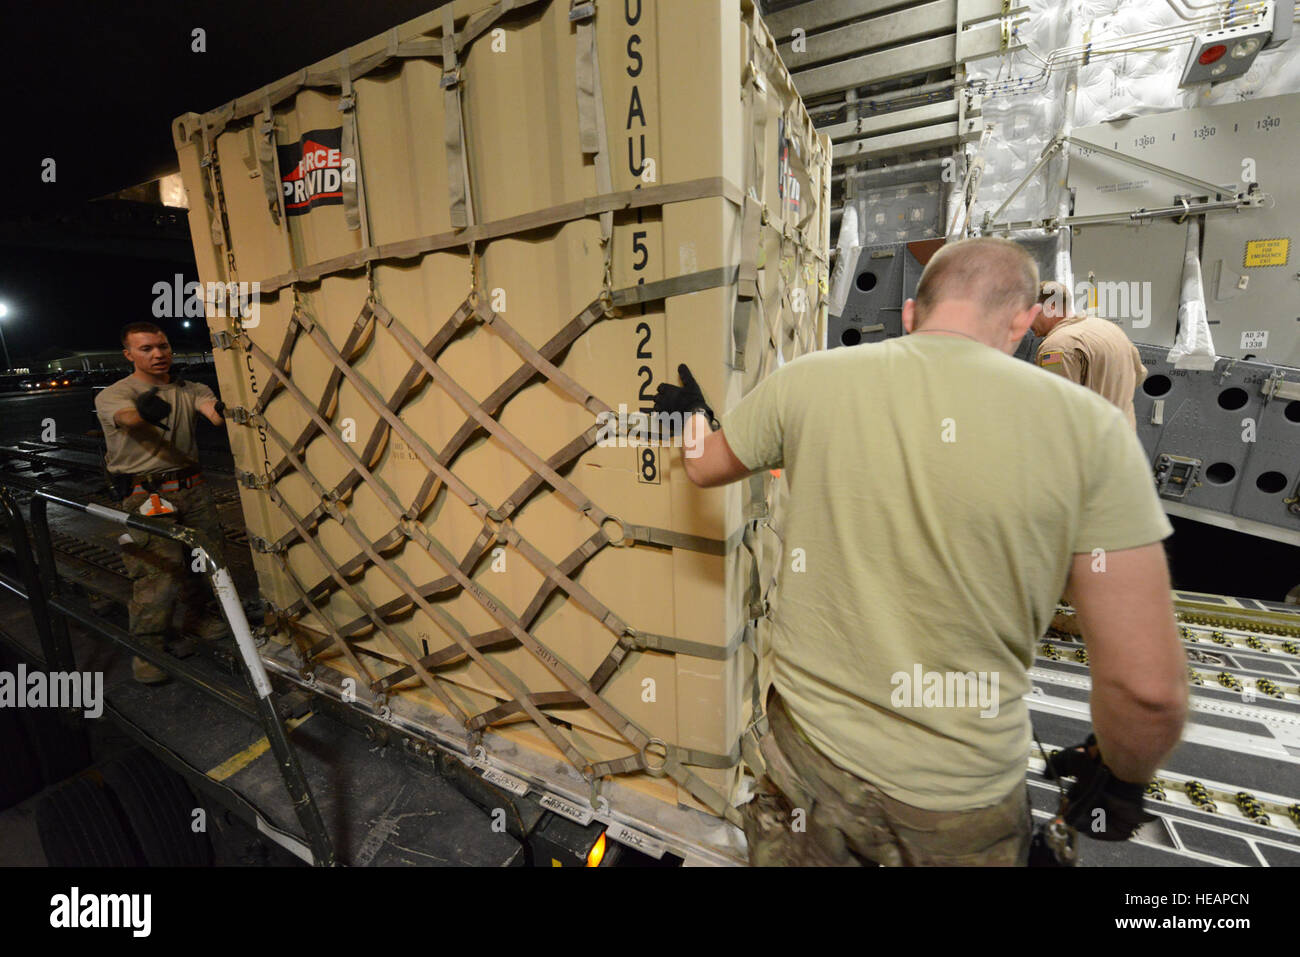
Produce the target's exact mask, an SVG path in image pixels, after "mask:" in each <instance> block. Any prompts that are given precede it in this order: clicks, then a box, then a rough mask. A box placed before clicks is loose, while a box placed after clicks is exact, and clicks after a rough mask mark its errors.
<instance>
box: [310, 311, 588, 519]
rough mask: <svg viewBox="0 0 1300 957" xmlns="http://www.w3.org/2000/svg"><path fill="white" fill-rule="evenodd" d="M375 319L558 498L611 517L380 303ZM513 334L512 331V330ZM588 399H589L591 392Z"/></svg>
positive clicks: (567, 378)
mask: <svg viewBox="0 0 1300 957" xmlns="http://www.w3.org/2000/svg"><path fill="white" fill-rule="evenodd" d="M492 315H493V319H494V321H496V322H498V323H501V324H502V325H503V326H504V320H502V319H500V318H499V317H497V316H495V314H492ZM374 316H375V319H376V321H377V322H379V323H380V324H381V325H383V326H384V328H385V329H387V330H388V332H389V333H390V334H391V335H392V336H393V338H394V339H396V340H397V342H398V344H399V345H400V346H401V347H402V348H403V349H405V350H406V352H407V353H408V354H409V355H410V356H411V358H413V359H414V360H415V361H416V362H418V363H419V364H420V367H421V368H422V369H424V371H425V372H427V373H428V374H429V376H430V378H432V379H433V380H434V381H435V382H437V383H438V385H440V386H441V387H442V389H443V391H445V392H446V393H447V394H448V395H449V396H451V399H452V401H454V402H455V403H456V404H457V405H459V406H460V407H461V408H462V409H463V410H464V411H465V414H466V415H468V416H469V417H470V418H472V419H473V420H474V421H475V422H477V423H478V424H479V425H480V426H481V427H482V428H483V429H485V430H486V431H487V432H488V433H490V434H491V435H492V437H493V438H495V439H496V440H497V441H498V442H500V443H501V444H502V445H504V446H505V447H506V448H507V449H509V450H510V451H511V452H512V453H514V455H515V456H516V457H517V458H518V459H519V460H520V461H521V462H523V463H524V464H525V465H527V466H528V467H529V468H530V469H531V470H532V471H533V472H536V473H538V474H540V475H541V476H543V477H544V478H545V479H546V482H547V484H548V485H550V486H551V488H553V489H554V490H555V491H556V492H557V493H558V494H559V495H561V496H563V497H564V498H566V499H568V500H569V502H570V503H572V505H573V507H574V508H576V509H577V510H578V512H579V513H581V514H582V515H584V516H586V517H587V518H588V519H589V520H590V521H592V522H594V523H595V524H597V525H599V524H600V523H601V522H603V521H605V520H606V519H608V518H609V517H610V516H609V514H608V513H607V512H605V511H604V510H603V509H601V508H600V507H599V506H597V505H596V504H595V503H594V502H593V501H592V500H591V499H590V497H589V496H587V494H586V493H584V492H583V491H582V490H581V489H580V488H578V487H577V486H576V485H574V484H573V483H572V482H570V481H569V480H568V479H566V478H564V476H562V475H560V474H559V473H558V472H556V471H555V470H554V469H552V468H551V467H550V466H549V465H547V464H546V462H545V461H543V459H542V457H541V456H539V455H538V454H537V453H536V452H534V451H533V450H532V449H530V448H528V446H526V445H524V443H522V442H520V441H519V439H518V438H517V437H516V436H515V435H514V434H513V433H511V432H510V431H509V430H508V429H507V428H506V427H505V426H503V425H502V424H501V423H500V422H498V421H497V420H496V419H494V418H493V417H492V416H491V415H490V414H489V413H487V412H486V411H484V409H483V408H482V406H480V405H479V404H478V403H477V402H475V401H474V397H473V396H471V395H470V394H469V393H468V392H466V391H465V389H463V388H462V387H461V386H460V385H459V384H458V383H457V382H456V380H455V379H453V378H452V377H451V376H450V375H448V374H447V372H446V370H444V369H443V368H442V367H441V366H440V365H438V364H437V363H436V362H434V361H433V360H432V359H430V358H429V357H428V356H426V355H425V354H424V352H423V350H421V348H420V343H419V340H417V339H416V338H415V336H413V335H412V334H411V333H410V331H409V330H407V329H406V327H405V326H403V325H402V323H401V322H400V321H399V320H398V319H397V317H396V316H394V315H393V314H392V313H391V312H389V311H388V309H386V308H385V307H384V306H383V305H382V304H381V303H375V304H374ZM489 325H491V323H489ZM511 331H512V332H513V330H511ZM319 335H321V336H324V333H319ZM326 342H328V340H326ZM317 344H318V345H321V348H322V349H324V348H325V346H324V345H323V344H321V343H319V342H318V343H317ZM330 358H331V360H332V359H333V356H330ZM538 360H539V361H541V362H545V361H546V360H544V359H541V357H540V356H538ZM546 365H548V366H550V363H549V362H547V363H546ZM551 368H552V369H554V368H555V367H554V366H551ZM555 371H556V372H557V373H559V370H558V369H555ZM564 379H566V380H568V381H569V382H571V383H572V382H573V380H572V379H569V377H568V376H567V375H565V376H564ZM552 381H554V380H552ZM557 384H560V383H557ZM573 386H574V387H575V388H576V387H577V383H573ZM578 391H582V390H578ZM588 397H589V398H590V394H589V393H588ZM584 404H585V403H584Z"/></svg>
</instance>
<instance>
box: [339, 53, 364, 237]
mask: <svg viewBox="0 0 1300 957" xmlns="http://www.w3.org/2000/svg"><path fill="white" fill-rule="evenodd" d="M356 100H357V98H356V94H355V93H354V92H353V91H352V74H351V73H350V72H349V69H348V53H347V51H346V50H344V51H343V66H342V67H341V68H340V69H339V112H340V113H342V114H343V130H342V133H341V134H340V142H339V153H340V154H342V158H343V162H344V163H347V162H348V160H351V161H352V178H351V179H348V178H347V177H346V176H341V177H340V181H341V182H340V186H341V188H342V192H343V221H344V223H345V224H346V225H347V227H348V229H350V230H353V231H357V230H360V231H361V245H362V246H369V245H370V227H369V223H368V222H367V216H366V194H365V188H364V187H363V186H362V182H361V149H360V139H359V136H358V133H357V110H356Z"/></svg>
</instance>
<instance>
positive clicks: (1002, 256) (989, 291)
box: [916, 236, 1038, 320]
mask: <svg viewBox="0 0 1300 957" xmlns="http://www.w3.org/2000/svg"><path fill="white" fill-rule="evenodd" d="M949 299H969V300H972V301H974V302H976V303H978V304H979V306H980V308H981V309H982V310H983V311H984V312H986V313H988V314H991V315H996V314H1001V313H1004V312H1007V311H1014V312H1020V311H1022V310H1024V309H1028V308H1029V307H1030V306H1032V305H1033V304H1034V303H1035V302H1037V300H1038V264H1037V263H1036V262H1034V257H1033V256H1031V255H1029V253H1028V252H1026V251H1025V249H1024V247H1023V246H1021V245H1020V244H1019V243H1014V242H1012V241H1011V240H1009V239H997V238H995V237H991V236H989V237H981V238H979V239H963V240H961V241H959V242H955V243H948V244H947V245H945V246H943V247H942V248H941V249H940V250H939V251H938V252H937V253H935V254H934V258H933V259H931V260H930V262H929V264H928V265H927V266H926V267H925V272H923V273H922V274H921V282H920V283H919V284H918V285H917V287H916V310H917V314H918V318H919V319H922V320H924V318H925V316H926V315H927V314H928V313H929V311H930V310H931V309H933V308H934V307H935V306H937V305H938V304H939V303H941V302H944V301H945V300H949Z"/></svg>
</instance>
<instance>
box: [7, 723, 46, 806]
mask: <svg viewBox="0 0 1300 957" xmlns="http://www.w3.org/2000/svg"><path fill="white" fill-rule="evenodd" d="M0 754H3V755H4V756H5V757H4V765H5V767H4V773H3V774H0V810H3V809H4V808H7V807H13V806H14V805H15V804H17V803H19V802H20V801H25V800H26V799H27V798H29V797H31V796H32V795H33V794H35V793H36V792H37V791H39V790H40V789H41V787H42V784H41V769H40V765H39V764H37V762H36V757H35V755H33V754H32V753H31V750H30V749H29V748H28V746H27V736H26V735H25V734H24V733H23V724H22V721H21V719H19V717H18V712H17V711H15V710H14V709H12V708H0Z"/></svg>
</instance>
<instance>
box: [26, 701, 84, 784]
mask: <svg viewBox="0 0 1300 957" xmlns="http://www.w3.org/2000/svg"><path fill="white" fill-rule="evenodd" d="M23 724H24V725H25V727H26V728H27V741H28V743H29V745H30V747H31V752H32V754H34V755H35V756H36V764H37V768H38V769H39V771H40V775H41V779H42V783H43V784H44V786H45V787H50V786H51V785H55V784H58V783H59V782H60V781H63V780H65V779H66V778H69V777H71V776H72V775H74V774H76V773H77V772H79V771H83V770H85V769H86V768H88V767H89V766H90V739H89V737H88V736H87V734H86V731H85V727H84V725H83V726H82V727H80V728H72V727H70V726H69V725H68V723H67V720H66V718H65V716H64V715H61V714H59V713H58V712H57V711H54V710H52V709H48V708H40V709H36V710H29V711H25V712H24V714H23Z"/></svg>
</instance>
